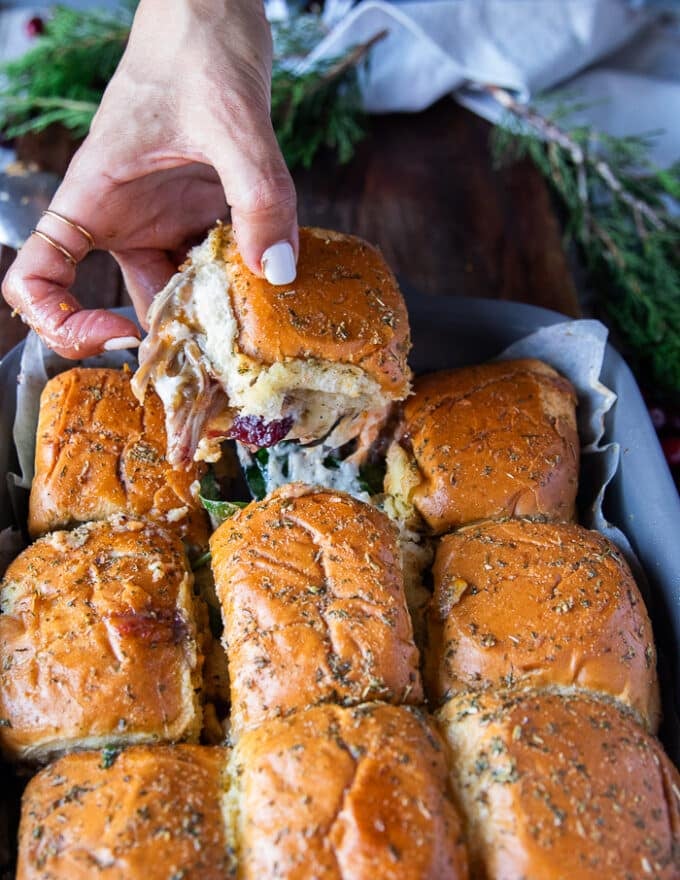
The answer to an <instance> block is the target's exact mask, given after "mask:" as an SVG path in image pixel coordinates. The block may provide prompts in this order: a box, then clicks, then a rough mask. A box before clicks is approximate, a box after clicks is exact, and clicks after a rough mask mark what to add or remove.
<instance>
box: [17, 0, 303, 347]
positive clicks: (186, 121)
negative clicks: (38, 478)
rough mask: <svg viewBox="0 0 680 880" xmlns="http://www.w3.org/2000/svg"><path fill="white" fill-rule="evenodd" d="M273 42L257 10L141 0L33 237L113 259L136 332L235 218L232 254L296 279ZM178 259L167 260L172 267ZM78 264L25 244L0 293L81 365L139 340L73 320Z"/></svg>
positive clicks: (221, 1) (83, 314)
mask: <svg viewBox="0 0 680 880" xmlns="http://www.w3.org/2000/svg"><path fill="white" fill-rule="evenodd" d="M270 84H271V34H270V29H269V25H268V23H267V21H266V19H265V16H264V11H263V8H262V4H261V2H260V0H178V2H176V3H172V4H169V3H167V2H165V0H141V3H140V5H139V9H138V11H137V15H136V17H135V22H134V25H133V28H132V33H131V36H130V41H129V44H128V47H127V49H126V51H125V54H124V56H123V59H122V60H121V63H120V65H119V67H118V70H117V71H116V74H115V76H114V77H113V79H112V80H111V82H110V83H109V86H108V88H107V90H106V92H105V94H104V98H103V100H102V104H101V106H100V108H99V110H98V112H97V114H96V116H95V118H94V121H93V123H92V128H91V130H90V134H89V135H88V137H87V139H86V140H85V142H84V143H83V145H82V147H81V148H80V149H79V150H78V152H77V154H76V155H75V157H74V158H73V161H72V162H71V165H70V166H69V169H68V171H67V173H66V177H65V178H64V181H63V183H62V184H61V186H60V187H59V189H58V191H57V192H56V194H55V196H54V199H53V201H52V204H51V205H50V208H51V210H52V211H54V212H57V213H58V214H59V215H61V216H62V217H65V218H67V219H68V220H70V221H71V224H67V223H64V222H63V221H60V220H59V219H58V218H57V217H54V216H52V215H49V214H48V215H45V216H43V217H42V219H41V221H40V223H39V225H38V229H39V230H40V232H42V233H43V234H44V235H45V236H47V237H49V238H50V239H52V240H53V241H54V242H57V243H58V244H59V245H61V246H62V247H63V248H65V249H66V251H67V252H68V253H70V254H72V255H73V257H74V258H75V259H76V260H81V259H82V258H83V257H84V256H85V255H86V254H87V252H88V250H89V249H90V244H89V242H88V240H87V237H86V235H84V234H83V233H82V232H79V231H78V230H77V229H76V228H75V227H74V225H73V224H78V225H80V226H81V227H83V228H84V229H85V230H87V231H88V232H89V233H90V234H91V236H92V238H93V239H94V242H95V245H96V247H97V248H100V249H104V250H109V251H111V252H112V254H113V255H114V257H115V258H116V260H117V261H118V263H119V265H120V267H121V269H122V271H123V275H124V278H125V283H126V285H127V288H128V291H129V293H130V296H131V297H132V300H133V302H134V305H135V308H136V310H137V314H138V315H139V317H140V319H141V320H142V322H144V320H145V316H146V311H147V308H148V306H149V303H150V301H151V299H152V298H153V295H154V294H155V293H156V292H157V291H158V290H160V289H161V288H162V287H163V286H164V285H165V283H166V282H167V280H168V279H169V278H170V276H171V275H172V274H173V273H174V272H175V271H176V265H177V262H178V260H181V258H182V257H181V255H182V254H183V252H184V250H185V248H186V246H187V243H190V242H192V240H195V239H196V238H197V237H198V236H202V235H203V233H204V232H205V230H206V229H207V227H209V226H210V225H211V224H213V223H214V222H215V220H217V219H218V218H220V217H224V215H225V212H226V207H227V203H228V204H229V205H230V206H231V214H232V223H233V225H234V230H235V233H236V236H237V239H238V242H239V248H240V250H241V254H242V255H243V258H244V260H245V262H246V263H247V265H248V266H249V267H250V268H251V269H252V271H253V272H255V273H257V274H265V275H266V277H267V278H268V279H269V280H270V281H271V282H272V283H275V284H277V283H278V284H284V283H289V282H290V281H292V280H293V279H294V277H295V260H296V259H297V248H298V238H297V221H296V200H295V189H294V187H293V182H292V180H291V177H290V174H289V173H288V170H287V168H286V165H285V163H284V160H283V157H282V156H281V153H280V151H279V148H278V144H277V142H276V138H275V136H274V131H273V129H272V125H271V121H270V116H269V110H270V107H269V99H270ZM173 256H174V259H173ZM74 278H75V266H74V265H73V264H71V263H70V262H69V260H68V259H67V258H66V257H65V256H64V254H63V253H62V252H60V251H59V250H58V249H57V248H55V247H54V246H53V245H52V244H50V243H49V242H48V241H47V240H46V239H44V238H41V237H40V236H37V235H32V236H31V237H30V238H29V239H28V241H27V242H26V244H25V245H24V246H23V247H22V249H21V251H20V252H19V254H18V256H17V258H16V260H15V261H14V263H13V264H12V266H11V267H10V269H9V271H8V273H7V275H6V277H5V281H4V283H3V288H2V292H3V294H4V296H5V299H6V300H7V302H8V303H9V304H10V305H11V306H13V307H14V308H15V309H16V310H17V311H18V312H19V314H20V315H21V316H22V318H23V319H24V320H25V321H27V322H28V323H29V324H30V325H31V326H32V327H33V328H34V329H35V330H36V331H37V332H38V333H39V334H40V336H41V337H42V338H43V340H44V341H45V342H46V343H47V344H48V345H49V346H50V347H51V348H53V349H55V350H56V351H57V352H59V353H60V354H62V355H64V356H66V357H72V358H80V357H86V356H89V355H92V354H96V353H98V352H100V351H102V350H109V349H116V348H124V347H131V346H133V345H136V344H137V342H138V331H137V328H136V327H135V325H134V324H133V323H132V322H131V321H128V320H127V319H125V318H122V317H120V316H118V315H114V314H112V313H110V312H106V311H104V310H102V309H96V310H89V311H86V310H83V309H81V307H80V305H79V303H78V302H77V301H76V300H75V299H74V297H73V296H72V295H71V294H70V293H69V288H70V286H71V284H72V283H73V280H74Z"/></svg>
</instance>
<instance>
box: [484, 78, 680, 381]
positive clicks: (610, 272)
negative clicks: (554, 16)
mask: <svg viewBox="0 0 680 880" xmlns="http://www.w3.org/2000/svg"><path fill="white" fill-rule="evenodd" d="M485 88H486V90H487V92H488V93H489V94H491V95H492V96H493V97H494V98H495V99H496V100H497V101H498V102H499V103H500V104H501V105H502V106H503V107H504V108H505V110H506V111H507V117H506V118H505V119H504V120H503V121H502V123H501V125H500V126H499V127H497V128H496V129H495V131H494V143H493V147H494V153H495V156H496V159H497V160H500V161H503V160H507V159H508V158H519V157H521V156H529V157H530V158H531V159H532V160H533V161H534V163H535V164H536V166H537V167H538V168H539V170H540V171H541V172H542V173H543V174H544V176H545V177H546V178H547V179H548V181H549V182H550V184H551V186H552V188H553V189H554V191H555V192H556V193H557V194H558V196H559V197H560V198H561V199H562V201H563V203H564V206H565V208H566V213H567V230H568V232H569V233H570V234H571V235H572V236H573V237H574V239H575V240H576V241H577V242H578V244H579V245H580V247H581V251H582V254H583V256H584V258H585V261H586V264H587V266H588V268H589V270H590V273H591V277H592V279H593V281H594V282H595V284H596V286H597V290H598V293H599V295H600V303H601V305H602V307H603V309H604V311H605V312H606V313H607V315H608V316H609V317H610V318H611V319H612V320H613V321H614V323H615V325H616V326H617V328H618V329H619V331H620V333H621V336H622V337H623V340H624V342H625V343H626V345H627V346H628V352H627V354H628V356H629V357H631V358H632V360H633V361H635V362H636V365H637V367H638V368H639V369H641V370H642V371H643V372H645V371H646V372H647V373H648V374H649V376H650V378H651V379H652V380H653V381H654V382H655V383H656V384H657V385H659V386H662V387H664V388H666V389H670V390H674V391H676V392H678V391H680V224H679V223H678V220H677V218H676V217H674V216H673V215H672V214H671V213H670V211H669V208H668V197H670V198H677V197H678V196H679V195H680V162H678V163H676V164H675V165H674V166H673V167H671V168H668V169H665V170H659V169H657V168H655V167H653V166H652V165H651V163H650V162H649V160H648V151H649V146H650V138H649V137H626V138H615V137H612V136H609V135H606V134H604V133H601V132H595V131H593V130H592V129H590V128H588V127H580V128H573V129H571V130H570V131H569V132H567V131H565V130H564V128H563V127H562V126H561V125H558V124H557V123H556V121H555V119H554V118H550V117H548V116H545V115H543V114H542V113H540V112H539V111H537V110H536V109H535V108H532V107H525V106H524V105H522V104H519V102H517V101H516V100H515V99H514V98H513V97H512V95H510V94H509V93H507V92H506V91H505V90H503V89H498V88H497V87H495V86H487V87H485ZM566 116H568V111H567V110H565V109H564V108H562V109H561V110H560V118H565V117H566Z"/></svg>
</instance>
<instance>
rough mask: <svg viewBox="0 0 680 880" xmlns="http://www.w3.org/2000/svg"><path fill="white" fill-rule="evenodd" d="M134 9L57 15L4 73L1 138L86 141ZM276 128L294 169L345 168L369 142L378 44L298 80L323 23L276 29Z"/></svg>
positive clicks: (61, 10) (311, 19)
mask: <svg viewBox="0 0 680 880" xmlns="http://www.w3.org/2000/svg"><path fill="white" fill-rule="evenodd" d="M135 6H136V3H135V2H129V3H128V4H127V5H126V6H125V7H123V8H121V9H120V10H118V11H116V12H108V11H103V10H86V11H80V10H75V9H69V8H68V7H65V6H56V7H54V10H53V13H52V15H51V17H50V19H49V20H48V22H47V23H46V27H45V32H44V33H43V34H41V35H40V36H38V37H36V40H35V45H34V46H33V47H32V48H31V49H30V50H29V51H28V52H26V54H25V55H23V56H22V57H21V58H18V59H17V60H15V61H12V62H9V63H7V64H5V65H3V66H2V67H1V68H0V132H2V133H3V135H4V136H5V137H8V138H11V137H16V136H18V135H21V134H25V133H26V132H29V131H41V130H42V129H45V128H47V126H49V125H51V124H53V123H60V124H61V125H63V126H64V127H65V128H67V129H68V130H69V131H70V132H71V133H72V134H73V136H74V137H75V138H80V137H83V136H84V135H86V134H87V132H88V130H89V127H90V124H91V122H92V119H93V117H94V114H95V113H96V111H97V108H98V106H99V103H100V101H101V97H102V94H103V92H104V89H105V88H106V85H107V83H108V81H109V80H110V78H111V76H112V75H113V73H114V71H115V69H116V66H117V64H118V62H119V61H120V58H121V56H122V54H123V51H124V49H125V45H126V42H127V39H128V36H129V33H130V28H131V25H132V18H133V14H134V8H135ZM273 30H274V46H275V58H274V65H273V71H272V121H273V123H274V129H275V131H276V133H277V137H278V139H279V143H280V145H281V148H282V151H283V154H284V156H285V158H286V161H287V162H288V165H289V167H291V168H293V167H295V166H297V165H302V166H305V167H308V166H309V165H310V164H311V163H312V161H313V159H314V157H315V156H316V155H317V153H318V152H319V150H321V149H323V148H327V149H330V150H332V151H334V152H335V154H336V156H337V158H338V161H340V162H347V161H348V160H349V159H350V158H351V157H352V155H353V154H354V150H355V147H356V145H357V143H358V142H359V141H360V140H361V139H362V138H363V137H364V134H365V132H364V127H363V124H362V120H363V113H362V110H361V100H360V93H359V88H358V68H359V66H360V64H361V63H362V61H363V60H364V58H365V57H366V56H367V54H368V52H369V51H370V48H371V46H372V45H373V43H374V42H375V40H371V41H370V42H368V43H366V44H364V45H361V46H357V47H355V48H354V49H351V50H350V51H348V52H347V53H346V55H344V56H343V57H342V58H338V59H334V60H330V61H328V60H326V61H323V62H319V63H317V64H314V65H313V66H312V67H311V68H310V69H307V70H305V71H304V72H300V71H301V68H300V65H299V61H300V59H301V58H302V57H304V55H305V54H306V53H307V52H308V51H309V50H310V49H311V47H312V46H313V45H315V43H316V42H318V39H319V38H320V37H321V36H322V26H321V22H320V17H319V16H318V15H300V16H297V17H293V18H292V19H291V20H289V21H288V22H287V23H284V24H281V25H275V26H274V29H273Z"/></svg>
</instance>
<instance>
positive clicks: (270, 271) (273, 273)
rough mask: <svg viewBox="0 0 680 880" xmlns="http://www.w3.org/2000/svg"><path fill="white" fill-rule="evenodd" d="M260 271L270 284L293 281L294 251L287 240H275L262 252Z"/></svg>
mask: <svg viewBox="0 0 680 880" xmlns="http://www.w3.org/2000/svg"><path fill="white" fill-rule="evenodd" d="M262 271H263V273H264V277H265V278H266V279H267V281H268V282H269V283H270V284H290V282H291V281H295V252H294V251H293V248H292V245H291V244H290V242H287V241H277V242H276V244H273V245H272V246H271V247H268V248H267V250H266V251H265V252H264V253H263V254H262Z"/></svg>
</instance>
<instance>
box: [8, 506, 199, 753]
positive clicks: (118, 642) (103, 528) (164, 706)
mask: <svg viewBox="0 0 680 880" xmlns="http://www.w3.org/2000/svg"><path fill="white" fill-rule="evenodd" d="M192 582H193V579H192V576H191V572H190V570H189V568H188V563H187V561H186V557H185V554H184V548H183V546H182V542H181V541H180V539H179V538H178V537H176V536H173V535H170V534H169V533H167V532H164V531H163V530H162V529H160V528H159V527H158V526H157V525H155V524H154V523H151V522H143V521H140V520H130V519H128V518H127V517H116V518H113V519H112V520H111V521H109V522H95V523H88V524H87V525H83V526H80V527H79V528H77V529H74V530H73V531H71V532H53V533H52V534H50V535H47V536H45V537H44V538H40V539H39V540H37V541H35V543H33V544H31V545H30V546H29V547H27V548H26V550H24V551H23V553H21V554H20V555H19V556H18V557H17V558H16V559H15V560H14V562H13V563H12V564H11V565H10V566H9V568H8V569H7V572H6V574H5V577H4V579H3V581H2V584H1V585H0V586H1V589H0V603H1V606H2V614H1V615H0V718H3V719H5V720H6V722H8V723H7V724H5V725H4V726H1V727H0V745H1V746H2V749H3V751H5V752H6V753H7V754H8V755H10V756H11V757H14V758H21V759H24V760H28V761H33V760H38V761H42V760H44V759H46V758H50V757H53V756H54V755H55V753H59V752H63V751H66V750H69V749H73V748H88V747H90V748H91V747H96V746H102V745H106V744H117V743H128V742H135V741H137V742H144V741H150V740H152V741H158V740H176V739H183V738H187V739H189V738H192V737H197V736H198V733H199V730H200V725H201V713H200V707H199V705H198V695H197V693H196V689H197V686H198V684H199V682H200V665H199V655H198V646H197V636H196V628H195V624H194V605H193V595H192Z"/></svg>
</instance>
